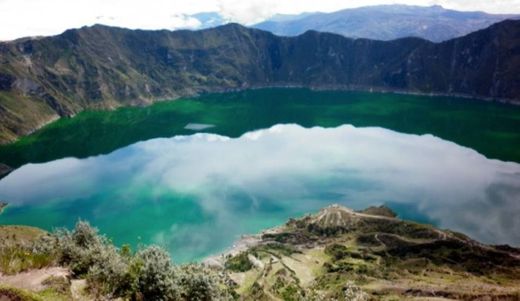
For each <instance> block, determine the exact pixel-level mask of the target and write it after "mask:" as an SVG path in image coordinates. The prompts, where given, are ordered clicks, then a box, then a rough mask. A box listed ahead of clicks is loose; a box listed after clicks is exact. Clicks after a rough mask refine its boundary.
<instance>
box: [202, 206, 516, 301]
mask: <svg viewBox="0 0 520 301" xmlns="http://www.w3.org/2000/svg"><path fill="white" fill-rule="evenodd" d="M364 212H372V214H366V213H362V212H354V211H352V210H350V209H348V208H345V207H341V206H337V205H333V206H330V207H327V208H324V209H322V210H321V211H320V212H319V213H317V214H314V215H309V216H306V217H303V218H300V219H293V220H290V221H289V222H288V223H287V224H286V225H284V226H282V227H280V228H275V229H272V230H268V231H265V232H264V233H263V234H262V235H260V236H258V237H257V238H256V239H257V241H256V242H255V243H254V244H251V243H250V245H252V246H248V247H246V248H243V249H241V250H239V251H238V252H237V251H235V252H233V251H232V252H230V253H228V254H226V255H225V256H224V257H221V258H216V259H213V260H209V261H208V263H213V264H215V262H217V263H218V260H219V259H220V260H222V261H223V262H224V263H223V264H224V265H225V266H226V268H227V269H228V270H230V272H231V274H230V277H231V278H232V279H233V280H234V281H236V282H237V284H238V289H237V290H238V291H239V292H240V293H241V294H242V296H244V298H245V299H246V300H426V299H421V298H442V300H518V298H520V276H519V275H520V250H519V249H514V248H511V247H507V246H489V245H483V244H481V243H478V242H476V241H474V240H472V239H470V238H468V237H466V236H464V235H463V234H459V233H454V232H451V231H443V230H438V229H435V228H434V227H432V226H428V225H421V224H416V223H412V222H407V221H402V220H399V219H397V218H395V217H391V216H388V215H389V214H390V215H394V214H393V213H392V212H391V211H390V210H388V208H372V209H370V210H368V211H364ZM375 213H379V214H383V215H376V214H375ZM248 240H249V242H250V241H251V240H252V238H248ZM427 300H433V299H427ZM435 300H441V299H435Z"/></svg>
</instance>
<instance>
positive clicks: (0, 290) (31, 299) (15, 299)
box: [0, 286, 46, 301]
mask: <svg viewBox="0 0 520 301" xmlns="http://www.w3.org/2000/svg"><path fill="white" fill-rule="evenodd" d="M0 297H2V298H4V297H5V298H6V299H7V300H9V301H46V300H45V299H43V298H42V297H40V296H38V295H37V294H34V293H31V292H28V291H25V290H20V289H16V288H12V287H5V286H0ZM2 300H4V299H2Z"/></svg>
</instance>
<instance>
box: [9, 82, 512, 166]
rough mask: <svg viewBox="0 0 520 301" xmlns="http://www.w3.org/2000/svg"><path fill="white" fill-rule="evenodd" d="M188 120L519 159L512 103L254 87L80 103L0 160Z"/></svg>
mask: <svg viewBox="0 0 520 301" xmlns="http://www.w3.org/2000/svg"><path fill="white" fill-rule="evenodd" d="M191 122H197V123H205V124H213V125H215V127H214V128H211V129H208V130H206V131H207V132H212V133H217V134H221V135H225V136H230V137H237V136H240V135H242V134H243V133H245V132H247V131H251V130H255V129H259V128H267V127H270V126H272V125H275V124H279V123H297V124H300V125H302V126H305V127H312V126H324V127H335V126H340V125H343V124H353V125H354V126H358V127H365V126H380V127H384V128H388V129H393V130H396V131H399V132H403V133H411V134H433V135H436V136H438V137H440V138H443V139H446V140H450V141H453V142H456V143H458V144H461V145H463V146H467V147H470V148H473V149H475V150H477V151H479V152H480V153H482V154H484V155H486V156H487V157H490V158H497V159H501V160H510V161H516V162H520V149H518V148H515V147H510V146H511V145H518V144H520V131H519V130H518V129H519V128H520V107H517V106H511V105H502V104H496V103H491V102H481V101H474V100H467V99H457V98H449V97H431V98H430V97H424V96H413V95H397V94H381V93H374V94H371V93H357V92H340V91H329V92H326V91H310V90H307V89H262V90H250V91H243V92H236V93H223V94H208V95H204V96H201V97H199V98H194V99H183V100H176V101H170V102H161V103H157V104H154V105H152V106H149V107H145V108H136V107H133V108H120V109H118V110H116V111H109V112H107V111H85V112H82V113H80V114H78V115H77V116H75V117H73V118H63V119H60V120H59V121H57V122H54V123H51V124H49V125H47V126H46V127H44V128H43V129H41V130H39V131H37V132H35V133H34V134H32V135H30V136H27V137H23V138H20V139H19V140H18V141H17V142H16V143H13V144H9V145H3V146H0V162H3V163H5V164H7V165H10V166H12V167H17V166H20V165H22V164H25V163H27V162H46V161H50V160H53V159H59V158H63V157H69V156H74V157H79V158H82V157H87V156H92V155H97V154H104V153H109V152H111V151H113V150H116V149H118V148H120V147H123V146H126V145H129V144H131V143H134V142H137V141H142V140H146V139H151V138H156V137H171V136H174V135H188V134H192V133H193V131H190V130H187V129H185V128H184V127H185V126H186V125H187V124H188V123H191Z"/></svg>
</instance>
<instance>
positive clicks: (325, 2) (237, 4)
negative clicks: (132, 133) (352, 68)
mask: <svg viewBox="0 0 520 301" xmlns="http://www.w3.org/2000/svg"><path fill="white" fill-rule="evenodd" d="M398 2H401V3H405V4H411V5H432V4H440V5H443V6H444V7H447V8H454V9H459V10H484V11H488V12H492V13H520V0H495V1H478V2H475V1H469V0H406V1H395V0H363V1H361V0H352V1H345V0H322V1H316V0H298V1H295V0H251V1H245V0H197V1H193V0H175V1H172V0H148V1H143V0H74V1H71V0H0V40H11V39H15V38H19V37H23V36H35V35H52V34H58V33H60V32H62V31H64V30H65V29H68V28H76V27H81V26H84V25H92V24H95V23H104V24H108V25H115V26H121V27H128V28H142V29H177V28H183V27H188V28H190V27H191V28H193V27H196V26H197V25H198V23H197V21H196V20H195V19H193V18H188V17H186V15H187V14H193V13H197V12H208V11H217V12H219V13H221V14H222V15H223V16H225V17H226V18H228V19H230V20H232V21H235V22H240V23H244V24H252V23H256V22H259V21H262V20H264V19H265V18H268V17H270V16H271V15H273V14H275V13H288V14H295V13H301V12H305V11H323V12H331V11H335V10H339V9H343V8H351V7H359V6H364V5H375V4H393V3H398Z"/></svg>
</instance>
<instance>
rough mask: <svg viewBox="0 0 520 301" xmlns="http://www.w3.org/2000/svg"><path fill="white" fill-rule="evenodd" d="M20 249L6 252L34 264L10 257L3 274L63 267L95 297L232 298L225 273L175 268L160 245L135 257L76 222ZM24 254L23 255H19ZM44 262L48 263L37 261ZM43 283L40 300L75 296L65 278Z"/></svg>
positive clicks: (192, 265) (144, 250)
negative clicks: (70, 294)
mask: <svg viewBox="0 0 520 301" xmlns="http://www.w3.org/2000/svg"><path fill="white" fill-rule="evenodd" d="M16 251H17V253H13V254H12V255H11V253H9V254H8V253H4V252H2V254H6V255H5V256H6V257H8V255H11V257H13V258H14V257H16V256H18V257H16V258H18V259H20V258H21V259H22V260H25V261H23V262H29V263H27V264H25V265H20V264H13V260H12V259H11V261H10V262H9V264H2V265H1V266H0V269H1V270H0V271H1V272H2V273H17V272H20V271H22V270H26V269H29V268H31V269H38V268H42V267H46V266H51V265H55V264H59V265H60V266H65V267H68V268H69V269H70V271H71V272H72V277H73V279H86V280H87V283H88V290H89V292H90V294H91V295H93V296H96V298H101V299H102V298H107V297H109V298H118V297H121V298H124V299H128V300H165V301H166V300H194V301H195V300H198V301H204V300H228V299H230V298H231V296H232V290H231V289H230V286H229V284H228V282H227V279H226V277H225V275H224V274H221V273H218V272H217V271H215V270H212V269H210V268H208V267H204V266H200V265H195V264H191V265H186V266H176V265H174V264H173V263H172V261H171V258H170V256H169V254H168V253H167V252H166V251H165V250H163V249H161V248H159V247H156V246H149V247H147V248H143V249H140V250H139V251H138V252H136V253H133V252H131V250H129V249H128V247H124V248H122V249H118V248H116V247H115V246H114V245H113V244H112V243H111V242H110V241H109V240H108V239H106V237H104V236H102V235H99V234H98V232H97V230H96V229H94V228H92V227H91V226H90V225H89V224H88V223H86V222H82V221H80V222H78V223H77V224H76V227H75V229H74V230H73V231H68V230H65V229H63V230H59V231H57V232H56V233H53V234H51V235H43V236H40V237H39V238H37V239H35V240H34V241H32V244H31V245H24V246H22V245H20V246H19V247H18V249H16ZM20 252H21V253H23V254H22V255H20V254H19V253H20ZM3 256H4V255H3ZM24 256H25V257H24ZM39 258H43V259H46V260H47V261H36V259H39ZM16 263H17V262H16ZM14 268H16V270H15V269H14ZM44 284H46V286H47V287H48V289H47V290H45V291H43V292H39V293H38V296H36V297H34V298H35V300H40V299H38V297H42V296H51V297H52V296H54V297H52V298H54V299H51V300H58V299H56V298H58V297H57V296H63V295H64V294H67V293H68V292H70V289H69V287H70V283H69V282H68V281H67V280H65V279H57V278H50V279H47V280H46V282H45V283H44ZM16 292H17V291H16ZM5 294H7V293H5ZM13 294H14V293H13ZM1 296H2V294H1V293H0V297H1ZM20 296H22V295H20ZM30 297H31V295H27V296H25V295H24V296H23V298H30ZM20 298H21V297H20ZM31 298H32V297H31ZM60 298H61V297H60ZM21 300H25V299H21ZM27 300H32V299H27ZM43 300H47V299H45V298H43Z"/></svg>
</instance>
